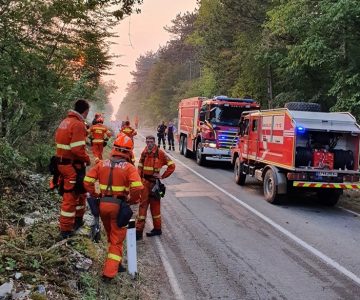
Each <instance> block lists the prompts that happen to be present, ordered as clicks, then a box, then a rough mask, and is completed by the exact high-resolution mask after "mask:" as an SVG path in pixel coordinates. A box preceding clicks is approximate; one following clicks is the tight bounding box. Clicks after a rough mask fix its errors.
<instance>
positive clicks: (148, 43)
mask: <svg viewBox="0 0 360 300" xmlns="http://www.w3.org/2000/svg"><path fill="white" fill-rule="evenodd" d="M196 7H197V5H196V0H144V3H143V4H142V5H141V6H140V8H141V13H140V14H137V15H132V16H131V17H128V18H126V19H125V20H123V21H122V23H121V24H120V25H119V26H118V27H117V28H116V32H117V34H118V35H119V37H118V38H116V40H114V42H116V43H117V44H116V45H113V46H112V48H111V51H110V52H111V53H113V54H117V55H122V56H121V57H119V58H116V59H115V64H122V65H126V67H115V66H114V68H113V69H112V70H111V71H110V72H111V73H112V74H114V76H107V77H106V78H105V80H110V79H113V80H115V82H116V85H117V86H118V90H117V92H116V94H113V95H111V103H112V105H113V107H114V114H116V112H117V110H118V106H119V104H120V103H121V101H122V99H123V98H124V96H125V95H126V91H125V89H126V86H127V83H129V82H131V80H132V76H131V75H130V72H131V71H133V70H134V69H135V61H136V59H137V58H138V57H139V56H140V55H141V54H144V53H145V52H146V51H150V50H153V51H156V50H157V49H158V48H159V46H164V45H165V44H166V42H167V41H168V40H169V39H170V35H169V34H168V33H167V32H166V31H165V30H164V28H163V27H164V26H166V25H171V20H172V19H174V18H175V16H176V15H177V14H178V13H184V12H186V11H190V12H192V11H193V10H194V9H195V8H196ZM131 45H132V46H131Z"/></svg>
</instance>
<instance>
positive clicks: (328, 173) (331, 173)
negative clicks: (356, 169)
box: [316, 172, 337, 176]
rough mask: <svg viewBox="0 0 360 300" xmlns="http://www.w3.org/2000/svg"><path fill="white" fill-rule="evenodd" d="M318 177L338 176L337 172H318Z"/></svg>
mask: <svg viewBox="0 0 360 300" xmlns="http://www.w3.org/2000/svg"><path fill="white" fill-rule="evenodd" d="M316 175H317V176H337V173H335V172H316Z"/></svg>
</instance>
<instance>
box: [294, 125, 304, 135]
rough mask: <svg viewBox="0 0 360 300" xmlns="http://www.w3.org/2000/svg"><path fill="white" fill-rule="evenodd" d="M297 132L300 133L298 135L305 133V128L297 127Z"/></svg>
mask: <svg viewBox="0 0 360 300" xmlns="http://www.w3.org/2000/svg"><path fill="white" fill-rule="evenodd" d="M296 131H297V132H298V133H300V134H301V133H305V128H304V127H302V126H298V127H296Z"/></svg>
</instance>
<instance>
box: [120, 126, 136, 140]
mask: <svg viewBox="0 0 360 300" xmlns="http://www.w3.org/2000/svg"><path fill="white" fill-rule="evenodd" d="M120 132H122V133H124V134H126V135H127V136H128V137H129V138H131V140H132V141H134V136H135V135H137V132H136V130H135V129H134V128H132V127H131V126H130V122H129V121H125V123H124V126H123V127H122V128H121V130H120Z"/></svg>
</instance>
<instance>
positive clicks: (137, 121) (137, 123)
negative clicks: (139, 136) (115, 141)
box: [134, 116, 139, 129]
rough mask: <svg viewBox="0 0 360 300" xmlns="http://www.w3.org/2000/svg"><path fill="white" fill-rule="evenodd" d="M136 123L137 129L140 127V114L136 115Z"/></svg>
mask: <svg viewBox="0 0 360 300" xmlns="http://www.w3.org/2000/svg"><path fill="white" fill-rule="evenodd" d="M134 124H135V129H138V128H139V116H136V117H135V122H134Z"/></svg>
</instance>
